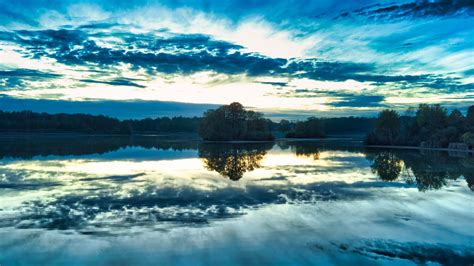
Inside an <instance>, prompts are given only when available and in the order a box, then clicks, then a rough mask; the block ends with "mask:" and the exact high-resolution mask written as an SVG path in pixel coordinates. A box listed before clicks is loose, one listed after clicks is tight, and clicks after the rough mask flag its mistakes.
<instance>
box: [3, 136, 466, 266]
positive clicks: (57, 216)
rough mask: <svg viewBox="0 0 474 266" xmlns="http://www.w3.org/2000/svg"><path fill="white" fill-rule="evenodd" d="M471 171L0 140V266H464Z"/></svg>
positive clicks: (424, 163) (407, 159)
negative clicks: (421, 265)
mask: <svg viewBox="0 0 474 266" xmlns="http://www.w3.org/2000/svg"><path fill="white" fill-rule="evenodd" d="M473 190H474V158H473V156H472V155H471V156H470V155H467V154H462V153H461V154H458V153H455V154H448V153H441V152H426V151H425V152H420V151H416V150H415V151H414V150H410V151H406V150H390V149H384V150H381V149H369V148H364V147H363V146H362V143H361V141H359V140H351V139H345V140H341V139H327V140H320V141H299V142H298V141H277V142H265V143H234V144H229V143H227V144H225V143H202V142H199V141H196V140H186V139H175V138H171V137H168V138H167V137H153V136H148V137H146V136H143V137H133V138H129V137H105V136H104V137H77V136H76V137H74V136H62V137H61V136H57V137H50V136H49V137H41V136H36V137H32V136H29V137H27V136H24V137H18V136H11V137H2V138H0V265H2V266H9V265H157V264H158V265H270V264H272V265H413V264H423V263H427V264H430V263H432V264H434V265H438V264H441V265H472V264H473V262H474V230H473V229H474V226H473V221H474V205H473V202H474V192H473Z"/></svg>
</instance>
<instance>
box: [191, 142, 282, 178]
mask: <svg viewBox="0 0 474 266" xmlns="http://www.w3.org/2000/svg"><path fill="white" fill-rule="evenodd" d="M272 147H273V143H271V142H269V143H259V144H248V143H247V144H222V143H212V144H211V143H205V144H201V145H199V157H200V158H202V159H203V162H204V166H205V167H206V169H208V170H210V171H216V172H218V173H219V174H221V175H223V176H226V177H229V178H230V179H231V180H233V181H237V180H239V179H241V178H242V177H243V176H244V173H246V172H249V171H253V170H255V169H257V168H260V167H261V165H260V162H261V161H262V159H263V158H264V156H265V155H266V154H267V151H268V150H270V149H271V148H272Z"/></svg>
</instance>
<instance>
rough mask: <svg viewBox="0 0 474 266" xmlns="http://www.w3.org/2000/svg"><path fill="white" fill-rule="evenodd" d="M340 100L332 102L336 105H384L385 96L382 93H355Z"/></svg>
mask: <svg viewBox="0 0 474 266" xmlns="http://www.w3.org/2000/svg"><path fill="white" fill-rule="evenodd" d="M340 99H341V100H340V101H336V102H332V103H330V105H331V106H334V107H384V106H386V105H385V104H383V103H382V102H383V101H384V99H385V97H384V96H380V95H353V96H347V97H340Z"/></svg>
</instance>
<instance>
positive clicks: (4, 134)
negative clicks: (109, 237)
mask: <svg viewBox="0 0 474 266" xmlns="http://www.w3.org/2000/svg"><path fill="white" fill-rule="evenodd" d="M173 136H176V137H186V136H187V137H190V136H197V134H196V133H186V132H181V133H163V134H86V133H69V132H64V133H49V132H41V133H34V132H0V139H2V138H3V139H8V138H15V137H41V138H56V137H130V138H133V137H173ZM357 136H359V135H354V136H353V137H351V136H348V135H344V136H341V137H338V136H337V135H336V136H330V137H327V138H275V139H273V140H230V141H226V140H224V141H218V140H216V141H213V140H203V139H201V138H199V137H197V138H189V139H186V138H177V139H176V141H178V140H186V141H197V142H201V143H222V144H226V143H227V144H245V143H270V142H317V141H337V140H340V141H351V142H360V143H361V145H360V147H363V148H369V149H398V150H419V151H422V150H424V151H442V152H460V153H468V154H469V153H470V154H474V150H458V149H449V148H424V147H419V146H394V145H364V144H363V143H362V142H363V140H362V139H361V138H358V137H357Z"/></svg>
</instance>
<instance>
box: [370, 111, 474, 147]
mask: <svg viewBox="0 0 474 266" xmlns="http://www.w3.org/2000/svg"><path fill="white" fill-rule="evenodd" d="M365 142H366V144H368V145H408V146H420V145H421V146H423V147H429V148H445V147H448V145H449V144H450V143H465V144H466V145H467V146H471V147H472V146H474V106H471V107H469V108H468V110H467V115H466V116H464V115H463V114H462V113H461V111H459V110H453V111H452V112H451V113H449V112H448V110H447V109H446V108H445V107H442V106H441V105H438V104H435V105H428V104H420V105H419V107H418V109H417V110H416V114H415V116H400V114H399V113H398V112H397V111H395V110H383V111H382V112H380V114H379V116H378V118H377V120H376V121H375V127H374V131H373V132H371V133H370V134H368V135H367V138H366V140H365Z"/></svg>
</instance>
